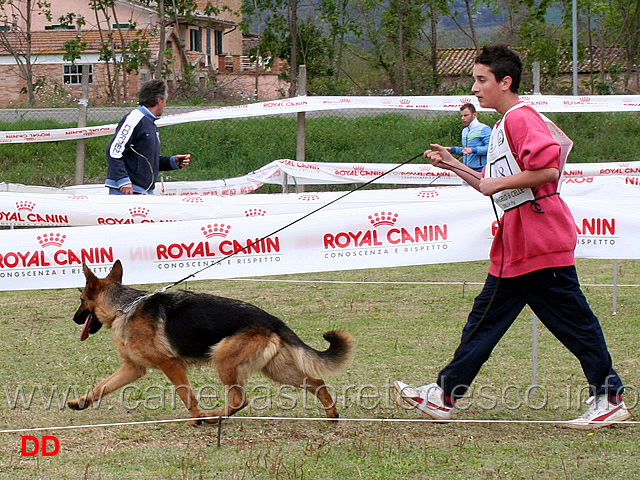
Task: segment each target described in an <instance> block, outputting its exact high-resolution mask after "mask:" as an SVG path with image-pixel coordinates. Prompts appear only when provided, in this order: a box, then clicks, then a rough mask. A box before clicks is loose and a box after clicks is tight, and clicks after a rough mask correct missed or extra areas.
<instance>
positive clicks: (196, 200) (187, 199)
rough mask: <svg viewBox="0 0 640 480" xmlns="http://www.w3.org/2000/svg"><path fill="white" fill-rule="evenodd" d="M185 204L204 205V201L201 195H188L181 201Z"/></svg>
mask: <svg viewBox="0 0 640 480" xmlns="http://www.w3.org/2000/svg"><path fill="white" fill-rule="evenodd" d="M181 200H182V201H183V202H184V203H204V200H203V198H202V197H200V196H199V195H187V196H185V197H182V199H181Z"/></svg>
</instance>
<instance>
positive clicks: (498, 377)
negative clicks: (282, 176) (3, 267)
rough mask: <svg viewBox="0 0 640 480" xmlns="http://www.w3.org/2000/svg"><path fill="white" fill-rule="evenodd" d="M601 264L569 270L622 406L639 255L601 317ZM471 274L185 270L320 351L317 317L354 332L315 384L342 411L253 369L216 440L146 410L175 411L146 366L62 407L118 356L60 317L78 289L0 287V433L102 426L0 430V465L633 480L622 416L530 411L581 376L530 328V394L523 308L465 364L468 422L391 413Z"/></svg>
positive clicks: (638, 365) (461, 316) (213, 394)
mask: <svg viewBox="0 0 640 480" xmlns="http://www.w3.org/2000/svg"><path fill="white" fill-rule="evenodd" d="M612 265H613V262H612V261H599V260H598V261H596V260H582V261H579V263H578V271H579V274H580V277H581V281H582V284H583V289H584V291H585V293H586V295H587V297H588V299H589V301H590V303H591V306H592V308H593V309H594V311H595V312H596V314H597V315H598V316H599V318H600V321H601V323H602V325H603V329H604V331H605V335H606V337H607V341H608V343H609V348H610V351H611V354H612V356H613V359H614V365H615V367H616V370H617V371H618V373H619V374H620V375H621V376H622V378H623V380H624V381H625V382H626V384H627V386H628V387H627V396H626V401H627V404H628V406H630V407H631V411H632V413H634V414H635V412H636V411H637V403H638V388H637V387H638V385H640V359H639V358H638V355H637V351H638V338H639V336H640V322H639V320H638V319H639V318H640V312H639V309H640V307H639V305H640V302H639V301H638V299H639V297H640V291H638V288H637V287H633V286H629V285H640V262H637V261H620V262H619V282H620V284H624V285H627V286H621V287H619V289H618V293H617V316H615V317H613V316H612V315H611V313H612V301H613V298H612V295H613V290H612V288H611V287H610V286H606V285H607V284H609V285H610V284H611V283H612V275H613V266H612ZM125 268H126V266H125ZM486 269H487V264H486V262H472V263H460V264H449V265H429V266H419V267H404V268H389V269H376V270H359V271H349V272H332V273H323V274H305V275H295V276H283V277H273V278H265V279H259V280H256V281H246V280H245V281H232V280H224V281H206V282H205V281H199V282H191V283H190V284H188V285H187V288H189V289H197V290H199V291H207V292H212V293H215V294H219V295H224V296H230V297H236V298H241V299H244V300H247V301H250V302H252V303H254V304H257V305H258V306H260V307H262V308H264V309H266V310H268V311H270V312H271V313H274V314H276V315H278V316H279V317H281V318H283V319H284V320H285V321H287V323H288V324H289V325H290V326H291V327H292V328H293V329H294V330H295V331H296V332H297V333H298V335H299V336H300V337H301V338H302V339H303V340H304V341H306V342H307V343H308V344H310V345H311V346H313V347H315V348H319V349H324V348H325V345H326V344H325V342H324V340H322V336H321V335H322V333H323V332H324V331H326V330H329V329H332V328H339V329H344V330H347V331H349V332H350V333H351V334H352V335H353V336H354V338H355V340H356V344H357V354H356V356H355V358H354V360H353V361H352V363H351V364H350V365H349V366H348V368H347V369H346V370H345V371H344V372H343V373H342V374H340V375H338V376H336V377H334V378H331V379H326V380H327V381H328V383H329V385H330V387H331V388H332V389H335V390H334V391H335V392H337V395H336V400H337V402H338V408H339V410H340V413H341V416H342V418H343V419H349V420H345V421H341V422H339V423H337V424H335V423H333V424H329V423H328V422H325V421H319V420H318V419H319V418H320V417H321V413H320V412H319V411H318V409H317V408H316V406H315V403H314V401H313V400H312V399H311V398H309V397H305V396H304V395H303V394H302V393H301V392H299V391H295V392H293V391H290V390H286V391H283V390H281V389H279V388H278V386H276V385H273V384H271V383H269V382H268V381H266V380H265V379H263V378H262V377H260V376H255V377H252V378H251V380H250V382H249V384H248V385H247V393H248V395H249V396H250V400H252V401H253V402H252V404H251V407H250V408H248V409H246V410H244V411H243V412H240V413H239V414H238V415H237V417H236V418H234V419H230V420H227V421H226V422H225V423H224V424H223V426H222V428H221V429H220V445H219V446H218V428H217V427H215V426H207V425H205V426H200V427H188V426H187V425H185V424H184V423H181V422H180V423H173V422H167V423H157V422H158V421H162V420H172V419H181V418H185V417H187V411H186V409H185V408H184V406H183V405H182V404H181V403H180V402H179V400H175V397H174V395H173V392H172V389H171V388H170V384H169V382H168V381H167V380H166V379H165V378H164V376H163V375H162V374H161V373H160V372H157V371H154V372H151V373H150V374H149V375H147V377H145V378H143V379H141V380H140V381H138V382H136V383H135V384H133V385H132V386H130V387H129V388H127V389H124V390H122V391H120V392H116V393H114V394H112V395H111V396H110V397H106V398H105V399H103V401H102V402H101V404H100V405H99V406H98V407H96V408H91V409H89V410H85V411H81V412H76V411H71V410H69V409H66V408H65V407H64V404H65V400H66V397H69V398H71V397H75V394H76V392H78V393H84V392H86V390H87V389H88V388H90V387H92V386H93V385H95V383H96V382H97V381H99V380H101V379H102V378H104V377H106V376H108V375H109V374H111V373H113V372H114V371H115V370H116V369H117V367H118V360H117V358H116V354H115V351H114V348H113V346H112V343H111V340H110V333H109V331H105V330H104V329H103V330H102V331H100V332H98V333H97V334H96V335H93V336H92V337H90V338H89V339H88V340H87V341H85V342H83V343H80V340H79V336H80V328H79V327H78V326H77V325H75V324H74V323H73V322H72V320H71V318H72V315H73V312H74V311H75V309H76V307H77V303H78V291H77V290H71V289H69V290H47V291H30V292H0V332H2V335H1V336H0V368H1V369H2V379H3V381H2V391H1V392H0V397H2V398H1V399H0V400H1V401H0V430H8V429H23V428H35V427H54V426H59V427H64V426H82V425H96V424H115V425H110V426H109V425H105V426H100V427H93V428H89V427H83V428H77V429H65V430H50V431H30V432H27V433H24V432H23V433H5V432H3V433H0V478H1V479H23V478H24V479H31V478H41V479H83V478H86V479H114V480H115V479H118V480H119V479H122V478H136V479H154V480H156V479H209V478H223V479H252V478H258V479H265V478H277V479H289V478H305V479H337V478H345V479H358V478H364V479H396V478H402V479H452V478H456V479H457V478H459V479H497V478H502V479H541V478H543V479H546V478H549V479H569V478H576V479H578V478H579V479H601V478H609V479H617V478H638V477H636V475H638V476H640V461H639V460H638V455H637V452H638V449H639V447H640V440H639V438H640V437H639V436H638V428H639V427H638V425H636V424H630V425H625V426H617V427H613V428H608V429H602V430H597V431H594V432H576V431H572V430H565V429H562V428H560V427H559V426H558V425H556V424H552V423H536V422H547V421H558V420H566V419H569V418H573V417H575V416H577V415H578V414H579V413H581V412H582V411H584V408H585V406H584V405H583V404H582V403H581V402H582V400H584V399H585V398H586V394H585V391H584V383H585V381H584V377H583V375H582V372H581V370H580V367H579V365H578V363H577V361H576V360H575V358H574V357H573V356H572V355H571V354H570V353H568V352H567V351H566V350H565V349H564V348H563V347H562V346H561V345H560V344H559V343H558V342H557V340H555V339H554V338H553V337H552V336H551V335H550V334H549V333H548V331H546V330H545V329H544V328H543V327H540V329H539V350H538V362H539V372H538V385H539V388H538V390H537V391H536V392H532V391H531V390H530V385H531V375H532V367H531V365H532V360H531V354H532V321H531V313H530V312H528V311H526V310H525V312H523V313H522V315H521V318H519V319H518V321H517V322H516V323H515V324H514V326H513V327H512V329H511V330H510V331H509V332H508V334H507V336H506V337H505V338H504V339H503V341H502V342H501V343H500V344H499V345H498V347H497V348H496V350H495V351H494V354H493V356H492V358H491V359H490V360H489V362H488V363H487V364H486V365H485V367H484V368H483V369H482V371H481V372H480V375H479V376H478V378H477V379H476V383H475V384H474V389H473V391H472V392H473V393H472V394H471V395H470V397H469V398H467V399H464V400H462V401H461V402H460V404H459V405H460V407H461V408H460V410H459V411H457V412H456V413H455V418H456V419H458V420H465V421H468V422H465V423H448V424H437V423H432V422H425V421H420V422H409V421H403V422H399V421H397V420H422V417H421V416H420V415H418V414H417V413H415V412H414V411H409V410H407V409H406V408H404V407H403V406H402V405H399V404H398V403H397V402H396V399H395V395H394V394H393V391H392V389H390V385H391V383H392V381H393V380H394V379H396V378H398V379H402V380H403V381H406V382H409V383H420V384H422V383H428V382H431V381H433V380H434V379H435V376H436V374H437V372H438V371H439V369H440V368H441V367H442V366H444V365H445V364H446V362H447V361H448V360H449V359H450V356H451V355H452V353H453V351H454V349H455V348H456V346H457V342H458V339H459V335H460V330H461V328H462V325H463V324H464V321H465V319H466V314H467V313H468V310H469V309H470V307H471V303H472V300H473V297H474V296H475V295H476V294H477V293H478V291H479V288H480V285H479V283H482V282H483V281H484V278H485V275H486ZM306 280H318V281H320V282H318V281H314V282H307V281H306ZM408 282H424V283H418V284H415V283H408ZM462 282H466V283H464V284H463V283H462ZM151 288H154V286H147V289H151ZM191 380H192V382H193V384H194V386H195V388H196V390H197V391H198V392H199V394H200V397H201V400H202V401H204V402H206V404H207V405H211V406H215V405H218V404H219V403H220V401H221V397H222V396H223V391H222V390H221V385H220V382H219V381H218V379H217V376H216V375H215V373H214V372H213V370H212V369H210V368H208V367H198V368H195V369H194V370H193V371H192V374H191ZM248 417H251V418H248ZM255 417H261V418H255ZM273 417H279V418H280V419H278V418H273ZM290 417H295V418H297V419H299V420H289V419H286V418H290ZM384 419H387V420H389V421H385V422H383V421H382V420H384ZM510 420H516V421H529V422H530V423H508V421H510ZM485 421H493V422H492V423H489V422H485ZM138 422H151V423H138ZM122 423H129V424H127V425H122ZM118 424H121V425H118ZM22 435H32V436H35V437H37V438H40V437H42V436H43V435H55V436H56V437H57V439H58V441H59V445H60V450H59V453H58V454H57V455H55V456H47V457H43V456H41V455H37V456H34V457H22V456H21V436H22Z"/></svg>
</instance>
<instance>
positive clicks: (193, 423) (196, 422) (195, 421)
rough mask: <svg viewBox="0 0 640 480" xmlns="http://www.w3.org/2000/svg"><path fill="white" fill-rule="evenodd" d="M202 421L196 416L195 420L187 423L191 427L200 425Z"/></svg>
mask: <svg viewBox="0 0 640 480" xmlns="http://www.w3.org/2000/svg"><path fill="white" fill-rule="evenodd" d="M201 423H202V420H200V419H197V418H194V419H193V420H189V421H188V422H187V425H189V426H190V427H197V426H198V425H200V424H201Z"/></svg>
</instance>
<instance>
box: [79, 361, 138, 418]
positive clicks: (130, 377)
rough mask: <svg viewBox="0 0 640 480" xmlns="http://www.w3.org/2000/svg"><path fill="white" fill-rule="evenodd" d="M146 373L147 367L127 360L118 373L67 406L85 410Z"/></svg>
mask: <svg viewBox="0 0 640 480" xmlns="http://www.w3.org/2000/svg"><path fill="white" fill-rule="evenodd" d="M145 373H147V369H146V368H144V367H142V366H140V365H136V364H135V363H131V362H125V363H123V364H122V366H121V367H120V369H119V370H118V371H117V372H116V373H114V374H113V375H111V376H110V377H108V378H106V379H104V380H103V381H102V382H100V383H99V384H98V385H97V386H96V387H95V388H94V389H93V390H92V391H91V393H88V394H87V395H85V396H84V397H80V398H76V399H75V400H71V401H70V402H68V403H67V406H68V407H69V408H72V409H73V410H84V409H85V408H87V407H90V406H91V405H92V404H93V403H94V402H98V401H100V399H101V398H102V397H104V396H105V395H107V394H109V393H111V392H113V391H115V390H117V389H119V388H121V387H124V386H125V385H128V384H130V383H131V382H134V381H136V380H137V379H139V378H140V377H142V376H144V374H145Z"/></svg>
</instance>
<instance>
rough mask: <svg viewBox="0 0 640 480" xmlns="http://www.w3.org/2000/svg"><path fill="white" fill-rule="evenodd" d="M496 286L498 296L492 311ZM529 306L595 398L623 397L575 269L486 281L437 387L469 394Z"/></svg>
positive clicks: (450, 392)
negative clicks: (573, 362)
mask: <svg viewBox="0 0 640 480" xmlns="http://www.w3.org/2000/svg"><path fill="white" fill-rule="evenodd" d="M496 286H497V291H496V295H495V298H494V300H493V302H492V303H491V305H490V307H489V310H488V311H487V306H488V305H489V302H490V299H491V296H492V295H493V292H494V290H495V289H496ZM525 305H529V306H530V307H531V309H532V310H533V312H534V313H535V314H536V315H537V316H538V318H539V319H540V321H541V322H542V323H543V324H544V325H545V326H546V327H547V328H548V329H549V331H550V332H551V333H553V335H554V336H555V337H556V338H557V339H558V340H560V342H562V344H563V345H564V346H565V347H567V348H568V349H569V351H571V353H573V354H574V355H575V356H576V358H577V359H578V360H579V361H580V365H581V366H582V370H583V371H584V374H585V376H586V377H587V381H588V383H589V390H590V393H591V395H598V394H601V393H610V394H618V395H620V394H622V392H623V390H624V386H623V384H622V380H620V377H618V374H617V373H616V372H615V370H614V369H613V365H612V361H611V356H610V355H609V351H608V349H607V344H606V341H605V339H604V334H603V333H602V328H601V327H600V322H599V321H598V318H597V317H596V316H595V315H594V313H593V311H592V310H591V307H589V304H588V303H587V300H586V298H585V297H584V294H583V293H582V290H581V289H580V284H579V283H578V274H577V273H576V269H575V267H573V266H571V267H560V268H547V269H543V270H538V271H536V272H531V273H528V274H526V275H521V276H519V277H514V278H500V279H498V278H497V277H494V276H493V275H489V276H488V277H487V280H486V282H485V284H484V288H483V289H482V292H480V294H479V295H478V296H477V297H476V299H475V301H474V304H473V309H472V310H471V313H470V314H469V318H468V320H467V324H466V325H465V327H464V329H463V331H462V339H461V343H460V346H459V347H458V349H457V350H456V353H455V355H454V357H453V360H452V361H451V363H449V365H447V366H446V367H445V368H443V369H442V371H441V372H440V373H439V375H438V385H440V387H441V388H442V389H443V390H444V391H445V394H446V395H448V396H450V397H451V398H453V399H457V398H460V397H462V396H463V395H464V393H465V392H466V390H467V389H468V388H469V386H470V385H471V383H472V382H473V379H474V378H475V377H476V375H477V374H478V372H479V371H480V368H481V367H482V365H483V364H484V363H485V362H486V361H487V360H488V359H489V356H490V355H491V352H492V351H493V349H494V348H495V346H496V345H497V344H498V342H499V341H500V339H501V338H502V336H503V335H504V334H505V333H506V332H507V330H508V329H509V327H510V326H511V324H512V323H513V322H514V320H515V319H516V317H517V316H518V315H519V314H520V312H521V311H522V309H523V308H524V307H525ZM485 312H486V314H485ZM483 316H484V318H483ZM481 318H483V319H482V321H481V322H480V319H481ZM478 322H480V325H479V326H478ZM476 327H477V328H476ZM470 334H471V335H470Z"/></svg>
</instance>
